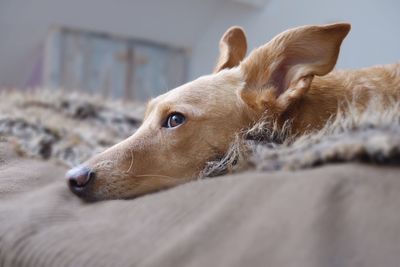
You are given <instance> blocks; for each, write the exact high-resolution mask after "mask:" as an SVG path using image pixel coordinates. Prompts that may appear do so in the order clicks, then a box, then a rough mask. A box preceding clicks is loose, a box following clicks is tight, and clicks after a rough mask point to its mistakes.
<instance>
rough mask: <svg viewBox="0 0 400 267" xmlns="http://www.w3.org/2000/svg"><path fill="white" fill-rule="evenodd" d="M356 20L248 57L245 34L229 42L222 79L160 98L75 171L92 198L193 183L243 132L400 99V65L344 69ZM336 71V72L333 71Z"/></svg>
mask: <svg viewBox="0 0 400 267" xmlns="http://www.w3.org/2000/svg"><path fill="white" fill-rule="evenodd" d="M349 30H350V25H348V24H344V23H343V24H332V25H326V26H306V27H299V28H295V29H292V30H289V31H286V32H284V33H282V34H280V35H278V36H277V37H275V38H274V39H273V40H271V41H270V42H268V43H267V44H265V45H264V46H262V47H260V48H258V49H256V50H255V51H253V52H252V53H251V54H250V55H249V56H248V57H247V58H245V54H246V49H247V45H246V38H245V35H244V33H243V31H242V29H240V28H237V27H233V28H231V29H229V30H228V31H227V32H226V33H225V35H224V36H223V37H222V39H221V43H220V57H219V60H218V62H217V66H216V68H215V71H214V74H212V75H208V76H204V77H201V78H199V79H197V80H195V81H192V82H190V83H187V84H185V85H182V86H181V87H178V88H176V89H174V90H171V91H170V92H168V93H166V94H164V95H161V96H159V97H157V98H155V99H153V100H152V101H150V103H149V105H148V108H147V111H146V115H145V119H144V122H143V125H142V126H141V127H140V128H139V129H138V131H137V132H136V133H135V134H134V135H133V136H131V137H130V138H128V139H126V140H125V141H123V142H121V143H119V144H117V145H115V146H114V147H112V148H110V149H108V150H106V151H105V152H103V153H102V154H100V155H98V156H96V157H94V158H92V159H90V160H89V161H87V162H86V163H85V164H84V165H82V166H80V167H78V168H75V169H72V170H71V171H70V172H69V173H68V174H67V176H68V178H69V182H70V187H71V189H72V191H73V192H74V193H76V194H77V195H78V196H80V197H83V198H85V199H88V200H100V199H110V198H128V197H133V196H137V195H141V194H144V193H147V192H152V191H155V190H159V189H162V188H166V187H170V186H173V185H176V184H180V183H183V182H186V181H188V180H193V179H195V178H196V177H197V175H198V173H199V172H200V171H201V170H202V169H203V168H204V166H205V164H206V162H207V161H209V160H212V159H214V158H215V157H218V156H221V155H223V154H224V153H225V152H226V151H227V149H228V148H229V145H230V143H231V142H232V141H233V139H234V137H235V134H236V133H238V132H239V131H240V130H241V129H245V128H248V127H251V126H252V125H254V124H255V123H256V122H257V121H259V120H261V119H264V120H270V121H274V122H276V123H277V124H278V127H279V126H283V125H284V124H285V122H287V121H291V123H292V133H293V134H294V135H299V134H302V133H304V132H306V131H313V130H316V129H319V128H321V127H322V126H323V125H324V124H325V123H326V121H327V120H328V119H329V118H331V117H332V116H334V115H335V114H336V112H337V110H338V107H339V106H340V105H341V103H344V102H346V101H351V102H352V103H354V105H356V106H357V107H359V108H363V107H364V106H365V105H367V103H368V101H369V100H370V99H371V98H372V97H375V96H381V98H380V99H381V101H393V99H394V100H397V99H398V98H399V95H400V64H393V65H387V66H382V67H372V68H367V69H362V70H356V71H334V72H331V71H332V69H333V68H334V66H335V64H336V60H337V57H338V54H339V49H340V45H341V42H342V40H343V39H344V38H345V36H346V35H347V33H348V32H349ZM328 73H329V74H328Z"/></svg>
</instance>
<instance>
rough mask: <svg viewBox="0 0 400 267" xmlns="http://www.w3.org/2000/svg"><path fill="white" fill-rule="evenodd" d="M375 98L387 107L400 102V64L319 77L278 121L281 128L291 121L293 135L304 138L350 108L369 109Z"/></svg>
mask: <svg viewBox="0 0 400 267" xmlns="http://www.w3.org/2000/svg"><path fill="white" fill-rule="evenodd" d="M388 77H390V78H388ZM373 98H379V101H383V102H384V103H387V104H390V103H391V102H393V101H398V100H399V99H400V64H391V65H385V66H378V67H372V68H366V69H361V70H354V71H334V72H331V73H330V74H328V75H326V76H322V77H318V76H317V77H315V78H314V80H313V82H312V84H311V86H310V89H309V90H308V92H307V93H306V94H305V95H303V96H302V97H301V98H300V99H298V100H297V101H296V102H294V103H293V104H292V105H291V106H290V107H289V108H288V109H287V110H286V111H285V112H283V113H282V114H280V116H279V117H278V118H277V121H278V124H279V125H281V126H283V125H284V123H285V122H287V121H290V122H291V123H292V126H291V127H292V133H293V134H303V133H305V132H309V131H314V130H318V129H320V128H322V127H323V126H324V125H325V124H326V122H327V121H328V120H329V119H330V118H334V117H335V115H336V114H337V113H338V111H339V110H341V111H345V110H346V108H347V107H348V106H349V105H351V106H352V107H355V108H358V109H364V108H366V107H367V106H368V104H369V102H370V101H371V100H373Z"/></svg>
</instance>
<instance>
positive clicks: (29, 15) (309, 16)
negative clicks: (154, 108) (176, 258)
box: [0, 0, 400, 88]
mask: <svg viewBox="0 0 400 267" xmlns="http://www.w3.org/2000/svg"><path fill="white" fill-rule="evenodd" d="M236 1H237V0H236ZM241 1H246V0H241ZM264 1H266V2H267V3H266V5H265V6H264V8H258V9H257V8H251V7H248V6H245V5H241V4H238V3H237V2H235V0H29V1H27V0H0V88H1V87H3V86H15V87H23V86H24V85H25V84H26V82H27V80H28V79H29V77H30V75H31V74H32V69H33V67H34V65H35V61H37V59H38V57H39V56H40V48H41V46H42V44H43V41H44V39H45V36H46V33H47V30H48V29H49V27H50V26H51V25H66V26H70V27H76V28H83V29H89V30H98V31H104V32H110V33H115V34H120V35H123V36H126V37H136V38H143V39H147V40H152V41H156V42H161V43H165V44H170V45H175V46H178V47H186V48H189V49H191V50H192V58H191V64H190V69H189V78H190V79H192V78H195V77H198V76H199V75H202V74H206V73H209V72H210V71H211V70H212V69H213V67H214V63H215V59H216V57H217V52H218V42H219V39H220V37H221V35H222V34H223V33H224V31H225V30H226V29H227V28H228V27H230V26H232V25H241V26H243V27H244V28H245V29H246V31H247V35H248V39H249V48H250V49H252V48H255V47H257V46H259V45H262V44H264V43H265V42H267V41H268V40H269V39H271V38H272V37H273V36H274V35H276V34H277V33H279V32H281V31H283V30H286V29H288V28H290V27H294V26H299V25H304V24H315V23H329V22H334V21H340V20H342V21H343V20H344V21H349V22H351V23H352V25H353V29H352V31H351V32H350V35H349V36H348V37H347V38H346V40H345V42H344V45H343V49H342V52H341V55H340V59H339V62H338V66H339V67H346V68H351V67H361V66H369V65H373V64H380V63H389V62H394V61H396V60H397V61H398V60H399V59H400V14H399V13H400V1H398V0H264ZM256 2H258V1H256Z"/></svg>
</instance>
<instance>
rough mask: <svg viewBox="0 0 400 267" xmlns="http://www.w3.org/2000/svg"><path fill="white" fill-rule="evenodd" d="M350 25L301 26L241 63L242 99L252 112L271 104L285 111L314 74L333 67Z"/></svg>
mask: <svg viewBox="0 0 400 267" xmlns="http://www.w3.org/2000/svg"><path fill="white" fill-rule="evenodd" d="M349 31H350V24H347V23H338V24H330V25H325V26H304V27H299V28H294V29H291V30H288V31H285V32H283V33H281V34H279V35H278V36H276V37H275V38H274V39H272V40H271V41H270V42H268V43H267V44H265V45H264V46H262V47H260V48H258V49H256V50H254V51H253V52H252V53H251V54H250V55H249V56H248V57H247V58H246V60H244V61H243V62H242V64H241V65H240V66H241V69H242V71H243V74H244V77H245V81H246V85H245V88H244V89H242V91H241V92H240V93H241V97H242V98H243V100H244V101H245V102H246V103H247V104H249V105H250V106H251V107H253V108H255V109H261V110H265V108H266V107H267V106H270V105H271V104H272V105H273V106H274V107H275V108H278V110H279V111H283V110H285V109H286V108H287V107H288V106H289V105H290V104H291V103H293V101H294V100H295V99H298V98H299V97H301V96H302V95H303V94H304V93H305V92H307V90H308V89H309V87H310V85H311V82H312V79H313V77H314V75H319V76H322V75H325V74H327V73H329V72H330V71H331V70H332V69H333V68H334V66H335V64H336V60H337V57H338V54H339V50H340V45H341V43H342V41H343V39H344V38H345V37H346V35H347V33H348V32H349ZM269 102H273V103H269Z"/></svg>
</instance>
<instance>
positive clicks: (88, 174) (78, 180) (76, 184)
mask: <svg viewBox="0 0 400 267" xmlns="http://www.w3.org/2000/svg"><path fill="white" fill-rule="evenodd" d="M66 178H67V179H68V184H69V186H70V188H71V189H72V190H74V189H82V188H84V187H85V186H87V185H88V184H89V183H90V182H91V181H92V180H93V179H94V178H95V173H94V171H93V170H92V169H91V168H89V167H87V166H78V167H75V168H73V169H71V170H69V171H68V172H67V174H66Z"/></svg>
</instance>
